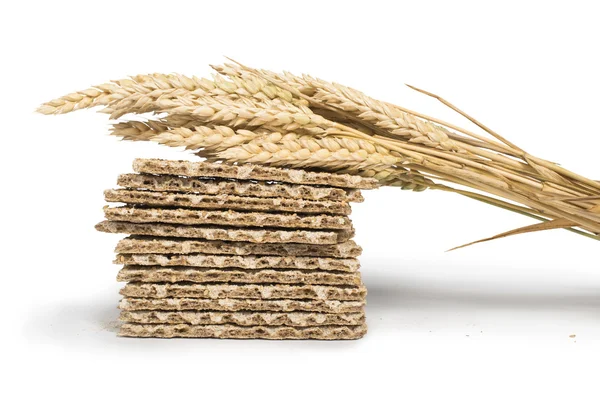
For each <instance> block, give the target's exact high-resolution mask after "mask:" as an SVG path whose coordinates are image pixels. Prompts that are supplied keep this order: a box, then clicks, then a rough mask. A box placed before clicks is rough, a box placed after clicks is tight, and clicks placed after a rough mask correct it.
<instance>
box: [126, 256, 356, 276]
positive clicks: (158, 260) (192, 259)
mask: <svg viewBox="0 0 600 400" xmlns="http://www.w3.org/2000/svg"><path fill="white" fill-rule="evenodd" d="M115 263H116V264H125V265H156V266H162V267H169V266H185V267H202V268H243V269H273V268H274V269H280V268H284V269H301V270H323V271H344V272H355V271H357V270H358V269H359V268H360V263H359V262H358V260H357V259H355V258H330V257H280V256H231V255H227V256H224V255H211V254H174V255H164V254H119V255H117V259H116V260H115Z"/></svg>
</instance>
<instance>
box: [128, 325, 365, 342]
mask: <svg viewBox="0 0 600 400" xmlns="http://www.w3.org/2000/svg"><path fill="white" fill-rule="evenodd" d="M366 333H367V326H366V325H365V324H363V325H355V326H318V327H302V328H298V327H287V326H286V327H282V326H277V327H265V326H236V325H187V324H179V325H161V324H154V325H152V324H151V325H148V324H123V325H122V326H121V331H120V332H119V335H120V336H128V337H154V338H176V337H182V338H221V339H280V340H281V339H320V340H344V339H359V338H361V337H363V336H364V335H365V334H366Z"/></svg>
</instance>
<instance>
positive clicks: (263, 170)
mask: <svg viewBox="0 0 600 400" xmlns="http://www.w3.org/2000/svg"><path fill="white" fill-rule="evenodd" d="M133 170H134V171H135V172H139V173H145V174H155V175H183V176H191V177H215V178H230V179H241V180H256V181H275V182H286V183H295V184H300V185H321V186H334V187H341V188H348V189H374V188H376V187H378V186H379V183H378V181H377V180H376V179H373V178H363V177H360V176H357V175H348V174H334V173H329V172H310V171H305V170H303V169H287V168H275V167H266V166H262V165H253V164H243V165H229V164H221V163H211V162H192V161H168V160H159V159H141V158H138V159H136V160H134V161H133Z"/></svg>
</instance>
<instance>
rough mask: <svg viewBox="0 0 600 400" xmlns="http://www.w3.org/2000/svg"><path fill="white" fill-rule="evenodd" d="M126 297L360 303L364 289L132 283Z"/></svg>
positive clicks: (309, 286) (362, 287)
mask: <svg viewBox="0 0 600 400" xmlns="http://www.w3.org/2000/svg"><path fill="white" fill-rule="evenodd" d="M120 293H121V294H122V295H123V296H126V297H149V298H155V299H159V298H167V297H178V298H199V299H246V300H251V299H296V300H300V299H304V300H351V301H363V300H364V299H365V297H366V296H367V289H366V288H365V287H364V286H363V285H360V286H356V287H339V286H320V285H254V284H251V285H236V284H206V285H203V284H196V283H139V282H131V283H128V284H127V285H125V287H123V288H122V289H121V291H120Z"/></svg>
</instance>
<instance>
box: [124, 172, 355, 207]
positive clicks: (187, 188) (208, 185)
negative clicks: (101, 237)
mask: <svg viewBox="0 0 600 400" xmlns="http://www.w3.org/2000/svg"><path fill="white" fill-rule="evenodd" d="M117 184H118V185H119V186H122V187H125V188H129V189H146V190H153V191H158V192H183V193H200V194H222V195H223V194H224V195H233V196H251V197H263V198H264V197H282V198H285V199H305V200H318V201H323V200H328V201H345V202H355V203H360V202H362V201H364V198H363V197H362V194H361V193H360V190H355V189H340V188H333V187H315V186H307V185H292V184H287V183H276V184H274V183H267V182H240V181H231V180H223V179H219V180H215V179H205V178H191V177H184V176H173V175H147V174H123V175H120V176H119V178H118V180H117Z"/></svg>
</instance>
